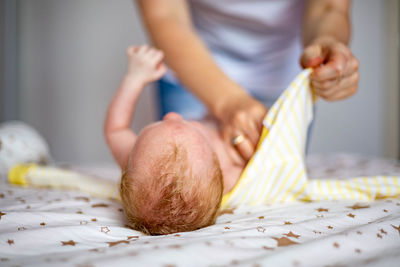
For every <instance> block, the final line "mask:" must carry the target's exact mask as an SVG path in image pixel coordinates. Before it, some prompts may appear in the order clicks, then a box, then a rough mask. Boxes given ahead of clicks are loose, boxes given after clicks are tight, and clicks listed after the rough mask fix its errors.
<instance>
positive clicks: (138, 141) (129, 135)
mask: <svg viewBox="0 0 400 267" xmlns="http://www.w3.org/2000/svg"><path fill="white" fill-rule="evenodd" d="M127 56H128V69H127V73H126V75H125V77H124V78H123V80H122V82H121V85H120V87H119V89H118V90H117V92H116V93H115V95H114V97H113V99H112V101H111V103H110V106H109V108H108V112H107V116H106V120H105V125H104V132H105V137H106V140H107V144H108V146H109V148H110V150H111V152H112V154H113V156H114V158H115V160H116V161H117V163H118V164H119V166H120V167H121V169H122V178H121V184H120V193H121V199H122V202H123V206H124V210H125V214H126V216H127V218H128V221H129V224H130V226H131V227H132V228H133V229H136V230H140V231H142V232H145V233H149V234H169V233H174V232H181V231H191V230H195V229H198V228H202V227H205V226H208V225H211V224H213V223H214V222H215V219H216V216H217V211H218V209H219V207H220V203H221V199H222V196H223V194H225V193H227V192H229V191H230V190H231V189H232V188H233V187H234V185H235V184H236V182H237V180H238V178H239V176H240V173H241V171H242V170H243V168H244V163H241V162H238V161H237V160H235V159H233V158H232V157H231V156H230V155H231V153H232V151H229V149H232V148H230V147H228V146H227V145H225V143H224V142H223V140H222V138H221V137H220V135H219V133H218V127H217V124H216V122H215V121H213V120H205V121H202V122H198V121H185V120H183V119H182V117H181V116H180V115H178V114H176V113H173V112H171V113H168V114H166V115H165V116H164V117H163V119H162V121H159V122H156V123H153V124H150V125H148V126H147V127H145V128H144V129H143V130H142V131H141V132H140V133H139V135H136V134H135V133H134V132H133V131H132V130H131V129H130V124H131V120H132V118H133V116H134V113H135V106H136V103H137V100H138V98H139V95H140V93H141V91H142V90H143V88H144V87H145V85H147V84H148V83H151V82H153V81H156V80H158V79H159V78H161V77H162V76H163V75H164V74H165V72H166V67H165V65H164V64H163V62H162V60H163V53H162V52H161V51H159V50H157V49H154V48H150V47H148V46H141V47H135V46H132V47H129V48H128V49H127Z"/></svg>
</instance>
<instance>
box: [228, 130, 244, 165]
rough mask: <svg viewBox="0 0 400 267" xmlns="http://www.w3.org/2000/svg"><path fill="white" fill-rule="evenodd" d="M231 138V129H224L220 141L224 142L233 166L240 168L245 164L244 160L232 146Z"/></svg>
mask: <svg viewBox="0 0 400 267" xmlns="http://www.w3.org/2000/svg"><path fill="white" fill-rule="evenodd" d="M232 136H233V130H232V128H231V127H229V126H226V127H224V128H223V131H222V139H223V140H224V141H225V143H226V145H227V152H228V155H229V157H230V158H231V160H232V162H234V164H236V165H238V166H242V165H244V164H245V160H244V159H243V157H242V156H241V155H240V153H239V151H238V150H237V149H236V147H235V146H234V145H233V144H232Z"/></svg>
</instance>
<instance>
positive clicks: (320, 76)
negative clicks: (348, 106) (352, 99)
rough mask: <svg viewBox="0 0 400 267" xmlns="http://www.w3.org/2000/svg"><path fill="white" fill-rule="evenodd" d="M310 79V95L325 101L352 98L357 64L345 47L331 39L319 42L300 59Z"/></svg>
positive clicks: (313, 44) (307, 49)
mask: <svg viewBox="0 0 400 267" xmlns="http://www.w3.org/2000/svg"><path fill="white" fill-rule="evenodd" d="M300 63H301V66H302V67H303V68H314V71H313V72H312V74H311V76H310V80H311V86H312V88H313V90H314V92H315V93H316V94H317V95H318V96H320V97H321V98H323V99H325V100H328V101H336V100H341V99H345V98H347V97H349V96H352V95H353V94H355V93H356V92H357V89H358V80H359V72H358V66H359V63H358V60H357V59H356V58H355V56H354V55H353V54H352V53H351V51H350V49H349V47H348V46H347V45H345V44H343V43H342V42H339V41H337V40H335V39H334V38H328V37H327V38H319V39H317V40H315V41H314V42H312V43H311V44H310V45H309V46H307V47H306V48H305V49H304V51H303V54H302V56H301V59H300Z"/></svg>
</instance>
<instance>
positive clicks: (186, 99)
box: [157, 79, 316, 154]
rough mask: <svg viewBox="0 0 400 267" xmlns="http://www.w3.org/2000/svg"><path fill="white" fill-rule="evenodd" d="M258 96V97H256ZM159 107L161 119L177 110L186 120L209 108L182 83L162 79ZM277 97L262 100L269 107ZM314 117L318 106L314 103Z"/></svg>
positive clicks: (159, 89)
mask: <svg viewBox="0 0 400 267" xmlns="http://www.w3.org/2000/svg"><path fill="white" fill-rule="evenodd" d="M256 98H257V97H256ZM157 100H158V107H159V116H160V119H162V117H163V116H164V115H165V114H167V113H168V112H176V113H178V114H180V115H181V116H182V117H183V118H184V119H185V120H200V119H201V118H203V117H204V115H206V113H207V108H206V107H205V106H204V104H203V103H201V102H200V100H198V99H197V98H196V97H195V96H194V95H193V94H191V93H190V92H188V91H187V90H186V89H185V88H184V87H183V86H182V85H181V84H179V83H172V82H169V81H166V80H164V79H161V80H159V81H158V99H157ZM275 100H276V99H266V100H261V102H263V103H264V105H266V106H267V107H271V106H272V105H273V103H274V102H275ZM313 109H314V118H315V111H316V107H315V105H314V107H313ZM313 124H314V120H313V121H312V122H311V123H310V125H309V126H308V131H307V144H306V154H307V153H308V149H309V146H310V139H311V132H312V128H313Z"/></svg>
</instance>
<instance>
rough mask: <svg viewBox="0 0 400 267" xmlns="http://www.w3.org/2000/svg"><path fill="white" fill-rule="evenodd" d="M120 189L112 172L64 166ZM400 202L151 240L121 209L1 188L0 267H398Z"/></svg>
mask: <svg viewBox="0 0 400 267" xmlns="http://www.w3.org/2000/svg"><path fill="white" fill-rule="evenodd" d="M66 167H68V168H72V169H74V170H78V171H80V172H83V173H86V174H91V175H96V176H99V179H114V180H118V179H119V171H118V168H117V167H116V166H115V165H104V164H97V165H96V164H93V165H85V166H78V165H75V166H66ZM307 169H308V173H309V174H310V176H311V178H312V177H314V178H322V177H326V178H346V177H353V176H362V175H378V174H387V175H400V164H399V163H398V162H396V161H393V160H385V159H376V158H368V157H363V156H359V155H351V154H335V155H311V156H309V157H308V159H307ZM399 251H400V199H380V200H377V201H374V202H354V201H330V202H326V201H324V202H309V203H307V202H295V203H290V204H274V205H265V206H259V207H243V208H240V209H235V210H225V211H224V212H223V214H221V215H220V216H219V217H218V219H217V222H216V224H215V225H212V226H209V227H206V228H203V229H199V230H197V231H193V232H182V233H176V234H171V235H163V236H147V235H144V234H142V233H140V232H138V231H134V230H132V229H130V228H128V227H127V226H126V220H125V218H124V215H123V210H122V206H121V204H120V203H118V202H114V201H111V200H105V199H100V198H94V197H91V196H89V195H87V194H85V193H82V192H74V191H55V190H50V189H32V188H21V187H15V186H12V185H10V184H8V183H7V182H6V179H5V177H2V179H1V180H0V266H110V265H114V266H133V265H134V266H232V265H233V266H236V265H237V266H398V262H399V261H400V253H399Z"/></svg>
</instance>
